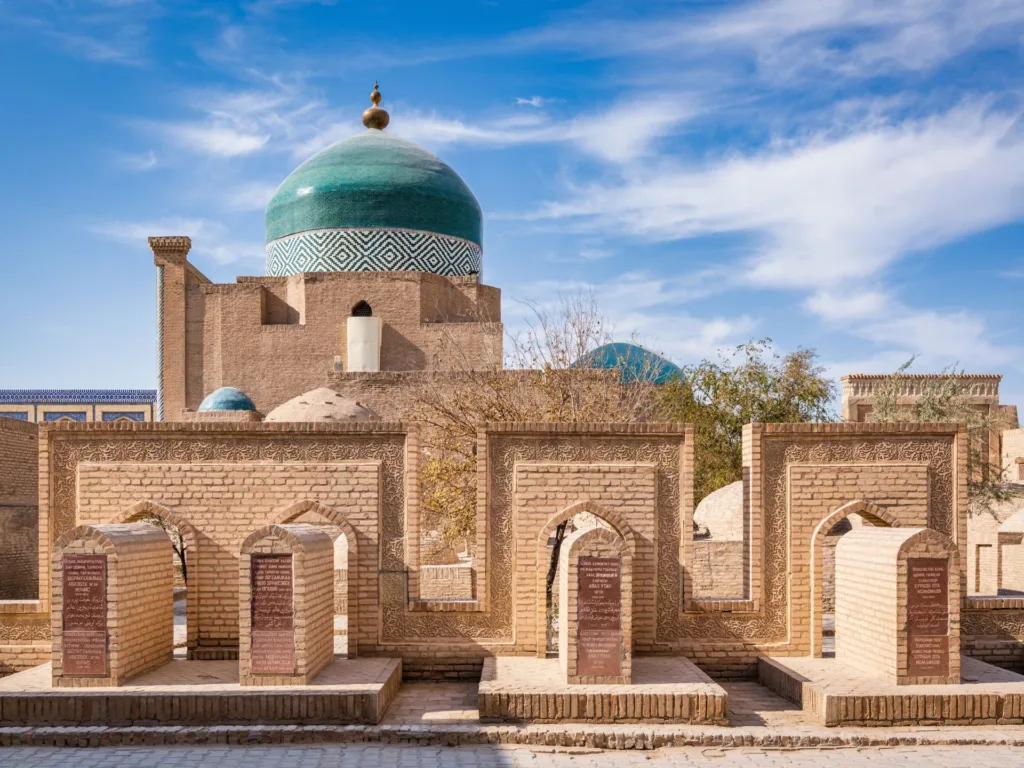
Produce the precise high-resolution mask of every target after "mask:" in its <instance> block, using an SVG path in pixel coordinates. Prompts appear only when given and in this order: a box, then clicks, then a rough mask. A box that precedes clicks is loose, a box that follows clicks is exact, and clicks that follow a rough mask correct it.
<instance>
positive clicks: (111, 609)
mask: <svg viewBox="0 0 1024 768" xmlns="http://www.w3.org/2000/svg"><path fill="white" fill-rule="evenodd" d="M79 554H81V555H105V556H106V558H107V586H106V598H107V637H108V674H107V675H106V676H105V677H83V676H73V675H69V674H65V672H64V663H63V649H64V631H63V618H64V594H63V575H64V556H65V555H79ZM173 556H174V555H173V550H172V549H171V540H170V539H169V538H168V537H167V534H166V533H164V532H163V531H161V530H160V529H159V528H156V527H155V526H152V525H149V524H147V523H133V524H130V525H97V526H89V525H84V526H79V527H78V528H75V529H73V530H72V531H70V532H69V533H68V534H65V535H64V536H62V537H61V538H60V539H59V540H58V541H57V542H55V544H54V550H53V558H52V566H53V579H52V585H53V587H52V589H53V593H52V606H53V610H52V614H51V627H50V629H51V632H52V634H53V684H54V685H55V686H60V687H73V688H85V687H100V686H119V685H123V684H124V683H125V682H126V681H127V680H129V679H131V678H132V677H135V676H136V675H140V674H142V673H143V672H148V671H149V670H151V669H155V668H157V667H159V666H162V665H163V664H166V663H168V662H169V661H171V658H172V656H173V653H174V596H173V589H174V587H173V584H174V567H173V562H172V559H173Z"/></svg>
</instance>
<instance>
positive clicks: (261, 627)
mask: <svg viewBox="0 0 1024 768" xmlns="http://www.w3.org/2000/svg"><path fill="white" fill-rule="evenodd" d="M261 566H262V568H263V570H262V572H263V573H270V574H281V575H282V576H284V577H286V579H287V584H284V585H280V584H277V583H275V581H274V579H275V578H277V579H278V581H280V579H279V578H278V577H276V576H274V577H271V578H267V577H266V576H260V575H259V574H261ZM267 566H273V568H268V567H267ZM238 579H239V581H238V640H239V652H238V664H239V672H238V676H239V682H240V683H241V684H242V685H308V684H309V683H310V682H312V681H313V678H315V677H316V676H317V674H318V673H319V672H320V671H321V670H322V669H324V667H326V666H327V665H328V664H330V663H331V660H332V659H333V658H334V589H333V584H334V542H333V541H331V537H330V536H329V535H328V534H327V533H325V532H324V531H323V530H322V529H320V528H318V527H317V526H314V525H307V524H304V523H292V524H287V525H269V526H266V527H265V528H261V529H260V530H258V531H255V532H254V533H252V534H250V535H249V537H248V538H247V539H246V540H245V541H244V542H243V543H242V548H241V553H240V555H239V558H238ZM264 584H265V586H264ZM281 586H284V587H286V589H284V590H281V589H280V587H281ZM282 601H283V603H282ZM264 617H265V618H264Z"/></svg>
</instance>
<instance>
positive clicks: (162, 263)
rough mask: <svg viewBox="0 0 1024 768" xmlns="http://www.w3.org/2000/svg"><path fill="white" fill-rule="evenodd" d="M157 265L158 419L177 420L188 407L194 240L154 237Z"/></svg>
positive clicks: (150, 244) (155, 261)
mask: <svg viewBox="0 0 1024 768" xmlns="http://www.w3.org/2000/svg"><path fill="white" fill-rule="evenodd" d="M149 247H150V249H152V251H153V263H154V264H156V268H157V320H156V321H157V393H158V394H157V397H158V402H157V418H158V419H159V420H160V421H177V420H179V419H180V415H181V411H182V409H183V408H185V405H186V401H185V274H186V269H187V267H186V265H187V264H188V252H189V251H190V250H191V249H192V241H191V240H190V239H189V238H187V237H151V238H149Z"/></svg>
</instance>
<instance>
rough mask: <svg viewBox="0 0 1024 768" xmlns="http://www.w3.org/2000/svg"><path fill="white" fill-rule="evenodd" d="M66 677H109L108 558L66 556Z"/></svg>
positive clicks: (64, 621)
mask: <svg viewBox="0 0 1024 768" xmlns="http://www.w3.org/2000/svg"><path fill="white" fill-rule="evenodd" d="M63 560H64V575H63V586H64V614H63V628H64V674H66V675H105V674H107V667H108V664H107V556H106V555H74V554H65V555H64V558H63Z"/></svg>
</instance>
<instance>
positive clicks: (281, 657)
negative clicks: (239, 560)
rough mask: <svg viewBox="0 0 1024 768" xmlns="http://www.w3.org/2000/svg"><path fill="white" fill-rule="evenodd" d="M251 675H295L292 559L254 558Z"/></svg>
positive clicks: (252, 563) (270, 556)
mask: <svg viewBox="0 0 1024 768" xmlns="http://www.w3.org/2000/svg"><path fill="white" fill-rule="evenodd" d="M250 568H251V571H252V598H251V600H250V610H251V612H252V672H253V674H254V675H293V674H295V620H294V619H295V612H294V610H293V600H294V598H293V594H292V556H291V555H253V556H252V561H251V565H250Z"/></svg>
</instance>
